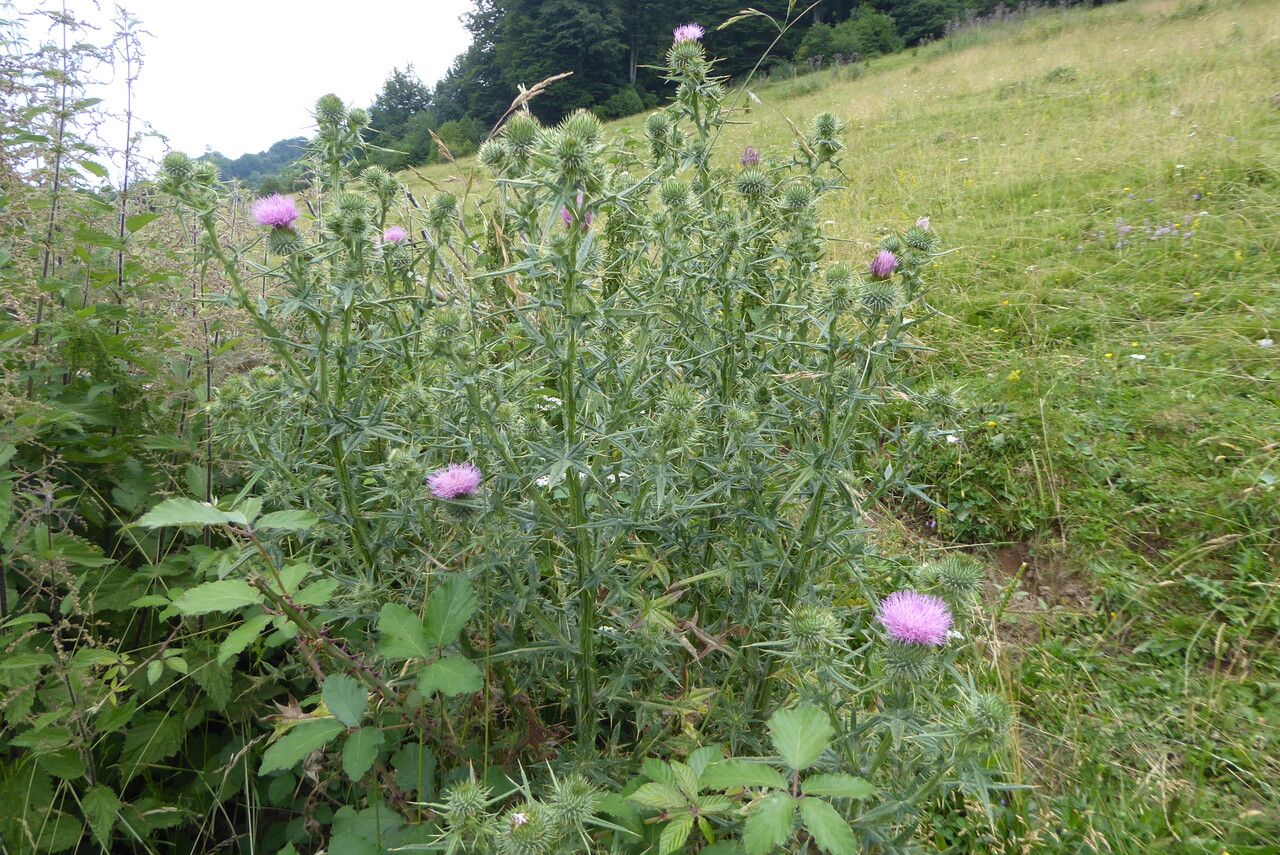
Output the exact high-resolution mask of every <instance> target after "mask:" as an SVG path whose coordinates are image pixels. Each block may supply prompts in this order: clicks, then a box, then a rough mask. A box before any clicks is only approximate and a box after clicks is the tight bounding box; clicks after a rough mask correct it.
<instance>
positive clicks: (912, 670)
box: [879, 641, 938, 683]
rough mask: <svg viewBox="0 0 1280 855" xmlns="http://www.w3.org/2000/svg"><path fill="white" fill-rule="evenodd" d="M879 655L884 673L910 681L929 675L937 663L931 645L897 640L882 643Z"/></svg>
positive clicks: (916, 680) (935, 654)
mask: <svg viewBox="0 0 1280 855" xmlns="http://www.w3.org/2000/svg"><path fill="white" fill-rule="evenodd" d="M879 657H880V661H881V662H882V663H883V664H884V670H885V673H886V674H888V675H889V676H890V677H893V678H894V679H897V680H906V681H907V682H911V683H914V682H918V681H920V680H923V679H924V678H925V677H927V676H929V674H930V673H931V672H932V671H933V669H934V667H935V666H936V665H937V664H938V663H937V659H938V657H937V653H936V651H935V650H934V649H933V648H932V647H927V646H922V645H919V644H902V643H901V642H897V641H890V642H888V643H887V644H882V645H881V646H880V650H879Z"/></svg>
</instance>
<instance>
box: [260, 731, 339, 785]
mask: <svg viewBox="0 0 1280 855" xmlns="http://www.w3.org/2000/svg"><path fill="white" fill-rule="evenodd" d="M345 729H346V728H344V727H343V726H342V722H340V721H338V720H337V719H332V718H321V719H315V720H313V721H304V722H303V723H302V724H299V725H297V726H296V727H294V728H293V729H292V730H290V731H289V732H288V733H286V734H285V735H284V736H282V737H280V738H279V739H278V740H276V741H275V742H274V743H272V745H271V747H270V748H268V749H267V750H266V751H265V752H264V753H263V755H262V763H261V765H259V766H258V774H259V775H266V774H268V773H270V772H278V771H280V770H282V769H292V768H293V766H294V764H296V763H297V762H298V761H299V760H301V759H302V758H304V757H306V756H307V755H308V754H310V753H311V752H312V751H316V750H318V749H321V748H323V747H325V746H326V745H328V744H329V741H330V740H332V739H333V738H334V737H335V736H337V735H338V734H339V733H342V731H343V730H345Z"/></svg>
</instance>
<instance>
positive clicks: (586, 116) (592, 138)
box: [560, 110, 604, 146]
mask: <svg viewBox="0 0 1280 855" xmlns="http://www.w3.org/2000/svg"><path fill="white" fill-rule="evenodd" d="M560 130H561V132H562V133H564V134H565V136H570V137H574V138H576V139H578V140H581V141H582V144H583V145H586V146H597V145H600V140H601V138H602V137H603V136H604V125H602V124H600V119H599V118H597V116H596V114H595V113H592V112H590V111H588V110H578V111H576V112H574V113H573V114H572V115H570V116H569V117H568V118H567V119H565V120H564V121H563V122H561V123H560Z"/></svg>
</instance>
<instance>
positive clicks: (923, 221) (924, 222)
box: [916, 217, 929, 232]
mask: <svg viewBox="0 0 1280 855" xmlns="http://www.w3.org/2000/svg"><path fill="white" fill-rule="evenodd" d="M916 228H918V229H924V230H925V231H926V232H927V231H929V218H928V217H921V218H920V219H918V220H916Z"/></svg>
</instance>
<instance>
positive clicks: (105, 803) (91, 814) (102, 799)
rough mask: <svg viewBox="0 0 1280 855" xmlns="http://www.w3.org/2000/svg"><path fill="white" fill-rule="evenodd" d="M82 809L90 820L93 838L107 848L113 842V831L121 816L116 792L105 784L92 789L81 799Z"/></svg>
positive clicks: (85, 816)
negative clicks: (117, 819) (117, 818)
mask: <svg viewBox="0 0 1280 855" xmlns="http://www.w3.org/2000/svg"><path fill="white" fill-rule="evenodd" d="M80 809H81V810H83V811H84V818H85V819H87V820H89V828H91V829H92V830H93V836H94V837H96V838H97V839H98V842H99V843H101V844H102V845H103V846H104V847H105V846H107V845H108V844H109V843H110V842H111V829H112V828H114V827H115V824H116V817H118V816H119V815H120V799H119V798H118V797H117V796H116V793H115V790H113V789H111V788H110V787H108V786H105V785H103V784H99V785H98V786H96V787H90V788H89V790H88V792H86V793H85V794H84V795H83V796H81V797H80Z"/></svg>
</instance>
